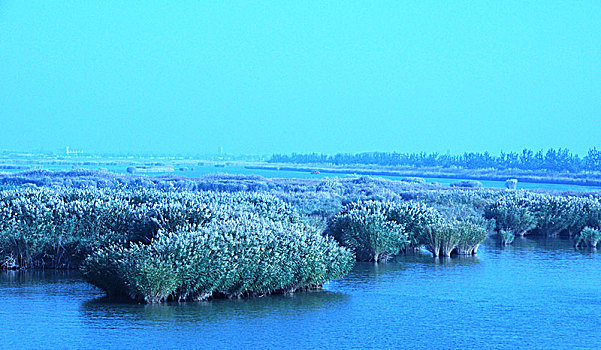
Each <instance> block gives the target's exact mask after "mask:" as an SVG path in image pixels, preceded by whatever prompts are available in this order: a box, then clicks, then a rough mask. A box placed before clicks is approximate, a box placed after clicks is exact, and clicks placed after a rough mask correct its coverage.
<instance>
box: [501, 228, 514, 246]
mask: <svg viewBox="0 0 601 350" xmlns="http://www.w3.org/2000/svg"><path fill="white" fill-rule="evenodd" d="M499 238H500V241H501V245H508V244H511V243H513V240H514V239H515V234H514V233H513V231H511V230H500V231H499Z"/></svg>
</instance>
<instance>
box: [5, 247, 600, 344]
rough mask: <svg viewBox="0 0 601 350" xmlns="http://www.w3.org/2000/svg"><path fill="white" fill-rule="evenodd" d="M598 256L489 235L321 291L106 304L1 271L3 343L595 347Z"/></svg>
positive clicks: (68, 282) (42, 276)
mask: <svg viewBox="0 0 601 350" xmlns="http://www.w3.org/2000/svg"><path fill="white" fill-rule="evenodd" d="M600 271H601V253H596V252H586V251H585V252H580V251H575V250H574V249H573V248H571V243H570V242H569V241H566V240H558V239H553V240H536V241H535V240H531V239H524V240H516V242H515V243H514V245H513V246H510V247H508V248H505V249H501V248H499V247H496V246H495V245H494V242H490V243H488V244H486V245H484V246H483V247H481V250H480V252H479V254H478V257H474V258H454V259H450V260H448V259H447V260H437V259H433V258H431V257H430V256H428V255H416V256H408V257H403V258H402V259H398V260H397V261H395V262H392V263H388V264H380V265H373V264H358V265H357V266H356V267H355V269H354V270H353V272H352V273H351V274H349V275H348V276H347V277H345V278H343V279H340V280H337V281H333V282H330V283H328V284H327V285H326V286H325V290H324V291H320V292H308V293H297V294H295V295H292V296H268V297H263V298H255V299H243V300H218V301H212V302H203V303H182V304H177V303H171V304H165V305H139V304H124V303H110V302H107V301H105V300H103V299H102V298H101V297H102V293H101V292H100V291H99V290H97V289H95V288H93V287H91V286H89V285H87V284H86V283H85V282H83V280H82V279H81V278H80V277H79V275H78V274H77V273H64V272H3V273H2V274H1V275H0V305H2V307H0V324H1V325H2V328H0V346H1V347H7V348H32V349H39V348H103V349H105V348H141V347H144V348H148V349H154V348H239V349H243V348H299V349H309V348H335V349H344V348H398V347H409V348H423V349H425V348H429V349H432V348H449V349H451V348H459V347H464V348H487V349H496V348H505V349H514V348H544V349H548V348H566V349H568V348H582V349H599V348H601V313H600V310H601V276H600V274H599V272H600Z"/></svg>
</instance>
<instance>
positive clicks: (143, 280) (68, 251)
mask: <svg viewBox="0 0 601 350" xmlns="http://www.w3.org/2000/svg"><path fill="white" fill-rule="evenodd" d="M12 180H13V181H14V183H13V184H7V183H5V186H4V189H3V190H1V191H0V254H1V255H0V256H1V257H2V261H1V262H0V263H1V264H2V266H3V268H8V269H30V268H53V269H80V270H81V271H82V273H83V275H84V277H85V278H86V279H87V280H88V281H89V282H90V283H92V284H94V285H96V286H98V287H100V288H101V289H103V290H104V291H105V292H106V293H107V294H108V295H110V296H115V297H116V296H120V297H123V296H124V297H127V298H130V299H132V300H139V301H145V302H162V301H168V300H205V299H208V298H215V297H228V298H232V297H241V296H257V295H265V294H271V293H288V292H293V291H296V290H304V289H311V288H319V287H320V286H321V285H322V284H323V283H325V282H327V281H329V280H332V279H336V278H339V277H342V276H344V275H345V274H346V273H348V272H349V271H350V270H351V268H352V267H353V264H354V261H355V260H357V261H373V262H384V261H386V260H389V259H390V258H392V257H395V256H399V255H403V254H406V253H407V252H415V251H420V250H422V249H423V250H425V251H428V252H430V253H431V254H432V256H434V257H449V256H455V255H457V256H461V255H474V254H476V253H477V251H478V247H479V245H480V244H481V243H482V242H483V241H484V240H485V239H486V238H487V237H488V236H495V235H496V236H497V237H498V240H499V242H500V243H501V244H502V245H507V244H511V243H512V241H513V240H514V239H515V237H520V236H524V235H534V236H544V237H557V236H565V237H568V238H572V239H574V242H575V243H574V245H575V246H576V247H578V248H595V247H596V246H597V245H598V243H599V241H601V233H599V232H600V231H599V228H600V224H601V202H600V201H599V198H598V197H597V196H594V195H590V194H589V195H580V196H577V195H573V194H569V193H535V192H528V191H519V190H518V191H515V190H490V189H482V188H473V187H468V188H440V187H437V186H433V185H426V184H423V183H420V182H416V181H407V182H403V181H401V182H395V181H388V180H384V179H377V178H368V177H349V178H343V179H325V180H290V179H288V180H284V179H281V180H269V179H264V178H261V177H257V176H249V177H247V176H226V175H223V176H210V177H206V178H202V179H181V178H170V177H163V178H144V177H134V176H120V175H114V174H110V173H105V172H86V171H74V172H63V173H51V172H34V173H28V174H25V175H20V176H19V177H13V178H12ZM48 185H53V186H48Z"/></svg>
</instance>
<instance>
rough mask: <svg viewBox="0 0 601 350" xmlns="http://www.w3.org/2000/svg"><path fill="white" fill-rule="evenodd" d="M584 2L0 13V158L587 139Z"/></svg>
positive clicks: (37, 6)
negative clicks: (0, 154)
mask: <svg viewBox="0 0 601 350" xmlns="http://www.w3.org/2000/svg"><path fill="white" fill-rule="evenodd" d="M599 33H601V2H599V1H581V2H568V1H566V2H553V3H550V2H549V3H547V2H523V1H507V2H492V3H490V2H474V1H457V2H449V3H442V2H428V1H425V2H419V3H401V2H370V3H367V2H362V1H348V2H341V3H324V2H322V1H316V2H313V1H308V2H307V1H303V2H295V3H293V2H284V3H280V2H266V3H261V4H259V3H240V2H216V3H204V2H202V3H201V2H195V1H181V2H177V3H171V2H158V1H143V2H117V1H104V2H90V3H88V2H81V1H64V2H60V6H59V5H58V4H57V3H52V2H47V1H32V2H20V1H14V0H8V1H3V2H0V83H1V85H0V86H1V88H0V125H1V127H0V150H9V151H45V152H48V151H59V150H62V149H64V148H65V146H69V147H71V148H72V149H83V150H84V151H85V152H87V153H121V154H126V153H149V154H151V153H154V154H178V153H181V154H210V153H216V152H217V149H218V148H219V147H222V148H223V151H224V152H225V153H230V154H259V155H266V154H272V153H292V152H297V153H311V152H316V153H326V154H334V153H359V152H371V151H382V152H395V151H396V152H401V153H410V152H421V151H424V152H438V153H447V152H450V153H452V154H458V153H463V152H484V151H488V152H490V153H492V154H498V153H500V151H504V152H510V151H516V152H519V151H521V150H522V149H524V148H530V149H533V150H535V151H536V150H540V149H543V150H546V149H548V148H551V147H553V148H568V149H570V150H571V151H572V152H574V153H577V154H579V155H584V154H586V151H587V150H588V149H589V148H592V147H597V148H600V146H601V142H600V141H599V135H601V89H600V87H601V35H600V34H599Z"/></svg>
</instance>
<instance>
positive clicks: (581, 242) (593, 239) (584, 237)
mask: <svg viewBox="0 0 601 350" xmlns="http://www.w3.org/2000/svg"><path fill="white" fill-rule="evenodd" d="M575 238H576V244H575V245H576V247H589V248H597V245H598V244H599V242H601V231H599V230H598V229H595V228H592V227H585V228H584V229H583V230H582V231H580V232H579V233H578V234H576V237H575Z"/></svg>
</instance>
